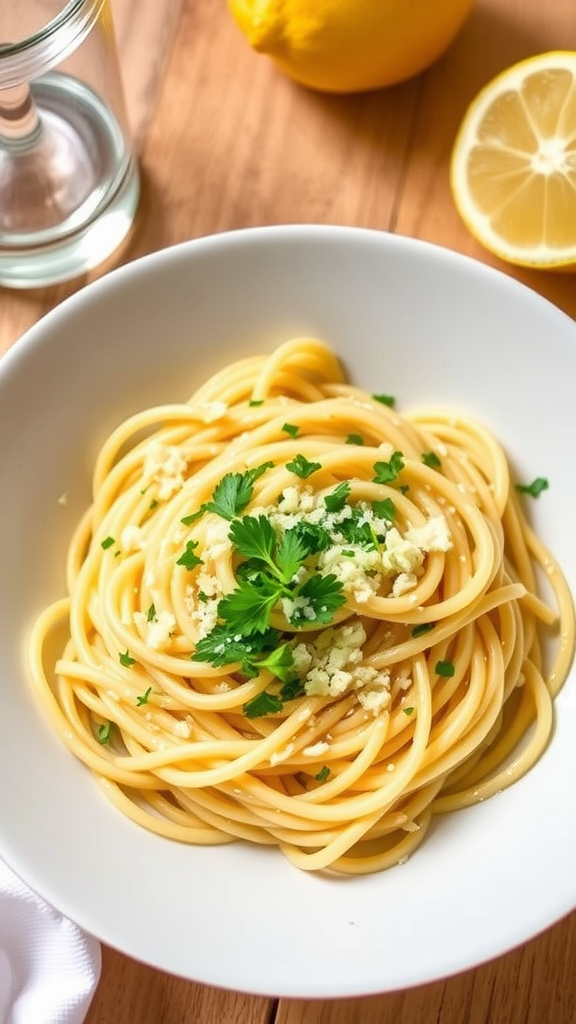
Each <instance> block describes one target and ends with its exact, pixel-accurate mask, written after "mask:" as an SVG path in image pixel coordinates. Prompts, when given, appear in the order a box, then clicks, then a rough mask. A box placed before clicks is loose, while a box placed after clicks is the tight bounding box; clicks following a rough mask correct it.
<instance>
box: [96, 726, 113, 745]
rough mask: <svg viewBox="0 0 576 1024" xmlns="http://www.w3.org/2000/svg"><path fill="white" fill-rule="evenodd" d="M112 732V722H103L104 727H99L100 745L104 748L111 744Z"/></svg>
mask: <svg viewBox="0 0 576 1024" xmlns="http://www.w3.org/2000/svg"><path fill="white" fill-rule="evenodd" d="M111 732H112V722H103V723H102V725H99V726H98V733H97V737H98V743H101V744H102V746H104V745H105V744H106V743H110V736H111Z"/></svg>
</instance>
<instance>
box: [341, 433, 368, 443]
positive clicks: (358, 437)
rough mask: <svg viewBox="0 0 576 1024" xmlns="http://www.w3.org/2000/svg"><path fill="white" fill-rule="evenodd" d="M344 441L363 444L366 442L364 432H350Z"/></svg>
mask: <svg viewBox="0 0 576 1024" xmlns="http://www.w3.org/2000/svg"><path fill="white" fill-rule="evenodd" d="M344 443H345V444H359V445H362V444H364V438H363V437H362V434H348V437H347V438H346V441H345V442H344Z"/></svg>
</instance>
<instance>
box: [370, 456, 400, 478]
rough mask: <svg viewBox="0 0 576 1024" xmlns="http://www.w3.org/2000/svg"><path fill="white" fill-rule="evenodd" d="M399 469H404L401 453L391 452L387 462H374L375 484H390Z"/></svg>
mask: <svg viewBox="0 0 576 1024" xmlns="http://www.w3.org/2000/svg"><path fill="white" fill-rule="evenodd" d="M401 469H404V456H403V455H402V452H392V455H391V456H390V461H389V462H375V463H374V472H375V473H376V476H375V477H374V483H375V484H389V483H392V482H393V481H394V480H395V479H396V477H397V476H398V474H399V472H400V470H401Z"/></svg>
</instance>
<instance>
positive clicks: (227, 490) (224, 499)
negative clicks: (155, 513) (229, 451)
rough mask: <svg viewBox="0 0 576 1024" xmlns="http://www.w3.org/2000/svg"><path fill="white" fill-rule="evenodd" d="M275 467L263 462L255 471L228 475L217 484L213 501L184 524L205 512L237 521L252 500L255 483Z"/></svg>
mask: <svg viewBox="0 0 576 1024" xmlns="http://www.w3.org/2000/svg"><path fill="white" fill-rule="evenodd" d="M273 465H274V463H273V462H263V463H262V464H261V465H260V466H255V468H254V469H247V470H246V472H245V473H226V474H225V475H224V476H223V477H222V479H221V480H220V482H219V483H217V484H216V487H215V488H214V491H213V493H212V500H211V501H207V502H205V503H204V504H203V505H202V506H201V507H200V508H199V509H198V511H197V512H194V513H193V516H192V517H189V516H187V517H185V519H183V520H182V522H183V523H188V524H189V523H190V522H194V520H195V519H198V518H199V516H201V515H202V514H203V513H204V512H214V513H215V514H216V515H217V516H220V517H221V518H222V519H228V520H232V519H235V518H236V516H239V515H241V514H242V512H243V511H244V509H245V508H246V506H247V505H248V503H249V501H250V499H251V498H252V493H253V491H254V483H255V481H256V480H258V478H259V477H260V476H262V474H263V473H265V472H266V470H267V469H271V468H272V467H273Z"/></svg>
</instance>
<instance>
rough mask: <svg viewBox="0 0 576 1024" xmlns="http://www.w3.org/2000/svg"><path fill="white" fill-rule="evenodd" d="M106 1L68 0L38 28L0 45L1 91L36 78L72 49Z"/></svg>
mask: <svg viewBox="0 0 576 1024" xmlns="http://www.w3.org/2000/svg"><path fill="white" fill-rule="evenodd" d="M105 3H106V0H68V3H66V4H65V5H64V7H63V8H62V10H61V11H60V12H59V13H58V14H56V15H55V17H53V18H52V20H51V21H49V22H47V24H46V25H44V26H43V27H42V28H41V29H39V30H38V31H37V32H35V33H33V35H30V36H28V37H27V38H25V39H21V40H20V41H19V42H17V43H0V89H5V88H10V87H11V86H14V85H18V84H20V83H21V82H22V81H25V80H29V79H30V78H34V77H37V76H38V75H39V74H41V73H42V72H43V71H44V70H47V69H48V68H49V67H51V66H54V64H56V63H57V62H58V61H59V60H60V59H63V57H64V56H65V55H66V54H68V53H70V52H71V51H72V50H74V49H75V48H76V47H77V46H78V45H79V43H80V42H81V41H82V39H83V38H84V36H85V35H86V34H87V32H88V31H89V30H90V28H91V27H92V25H93V24H94V21H95V20H96V18H97V17H98V14H99V13H100V10H101V8H102V7H103V6H104V4H105Z"/></svg>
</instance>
